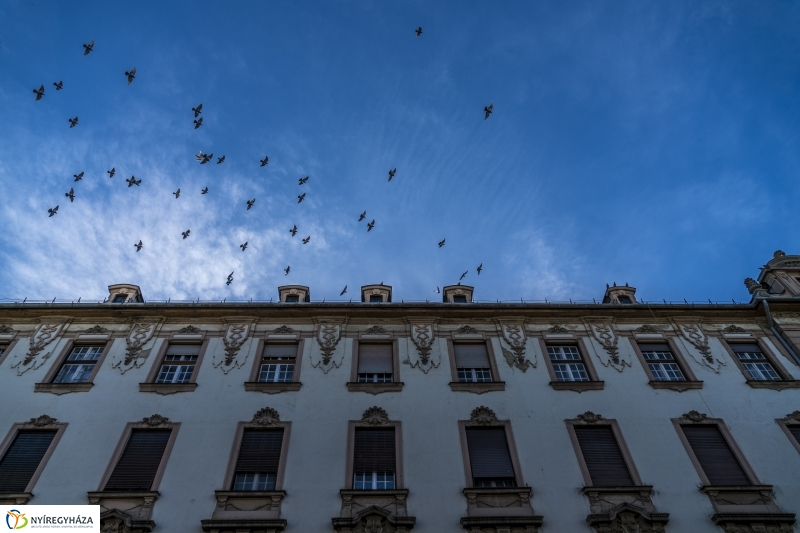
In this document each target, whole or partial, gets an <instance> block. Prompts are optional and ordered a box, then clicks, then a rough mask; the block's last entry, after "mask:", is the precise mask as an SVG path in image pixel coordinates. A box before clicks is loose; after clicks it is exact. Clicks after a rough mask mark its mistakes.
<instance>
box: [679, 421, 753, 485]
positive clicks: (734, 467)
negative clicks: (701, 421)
mask: <svg viewBox="0 0 800 533" xmlns="http://www.w3.org/2000/svg"><path fill="white" fill-rule="evenodd" d="M681 429H683V434H684V435H686V440H687V441H689V445H690V446H691V447H692V451H693V452H694V455H695V457H697V461H698V462H699V463H700V466H701V467H702V468H703V472H704V473H705V475H706V477H707V478H708V481H709V482H710V483H711V484H712V485H717V486H730V485H750V484H751V483H750V480H749V479H748V478H747V474H745V472H744V469H743V468H742V465H740V464H739V461H738V460H737V459H736V456H735V455H734V454H733V450H731V448H730V446H728V443H727V442H726V441H725V437H723V435H722V432H720V430H719V428H718V427H717V426H694V425H693V426H681Z"/></svg>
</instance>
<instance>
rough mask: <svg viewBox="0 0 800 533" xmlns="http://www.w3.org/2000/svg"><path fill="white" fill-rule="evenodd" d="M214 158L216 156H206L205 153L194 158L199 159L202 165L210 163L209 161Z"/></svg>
mask: <svg viewBox="0 0 800 533" xmlns="http://www.w3.org/2000/svg"><path fill="white" fill-rule="evenodd" d="M212 157H214V154H204V153H203V152H200V153H199V154H197V155H196V156H194V158H195V159H197V160H198V161H200V164H201V165H205V164H206V163H208V162H209V161H211V158H212Z"/></svg>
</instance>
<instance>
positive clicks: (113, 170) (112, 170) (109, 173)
mask: <svg viewBox="0 0 800 533" xmlns="http://www.w3.org/2000/svg"><path fill="white" fill-rule="evenodd" d="M116 171H117V169H116V168H114V167H111V170H106V172H107V173H108V177H109V178H113V177H114V173H115V172H116Z"/></svg>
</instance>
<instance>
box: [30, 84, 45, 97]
mask: <svg viewBox="0 0 800 533" xmlns="http://www.w3.org/2000/svg"><path fill="white" fill-rule="evenodd" d="M33 92H34V93H36V99H37V100H41V99H42V96H44V84H42V86H41V87H39V88H38V89H34V90H33Z"/></svg>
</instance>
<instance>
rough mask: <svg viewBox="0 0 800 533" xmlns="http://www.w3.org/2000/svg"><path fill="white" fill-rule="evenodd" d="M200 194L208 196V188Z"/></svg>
mask: <svg viewBox="0 0 800 533" xmlns="http://www.w3.org/2000/svg"><path fill="white" fill-rule="evenodd" d="M200 194H208V187H206V188H205V189H203V190H202V191H200Z"/></svg>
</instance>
